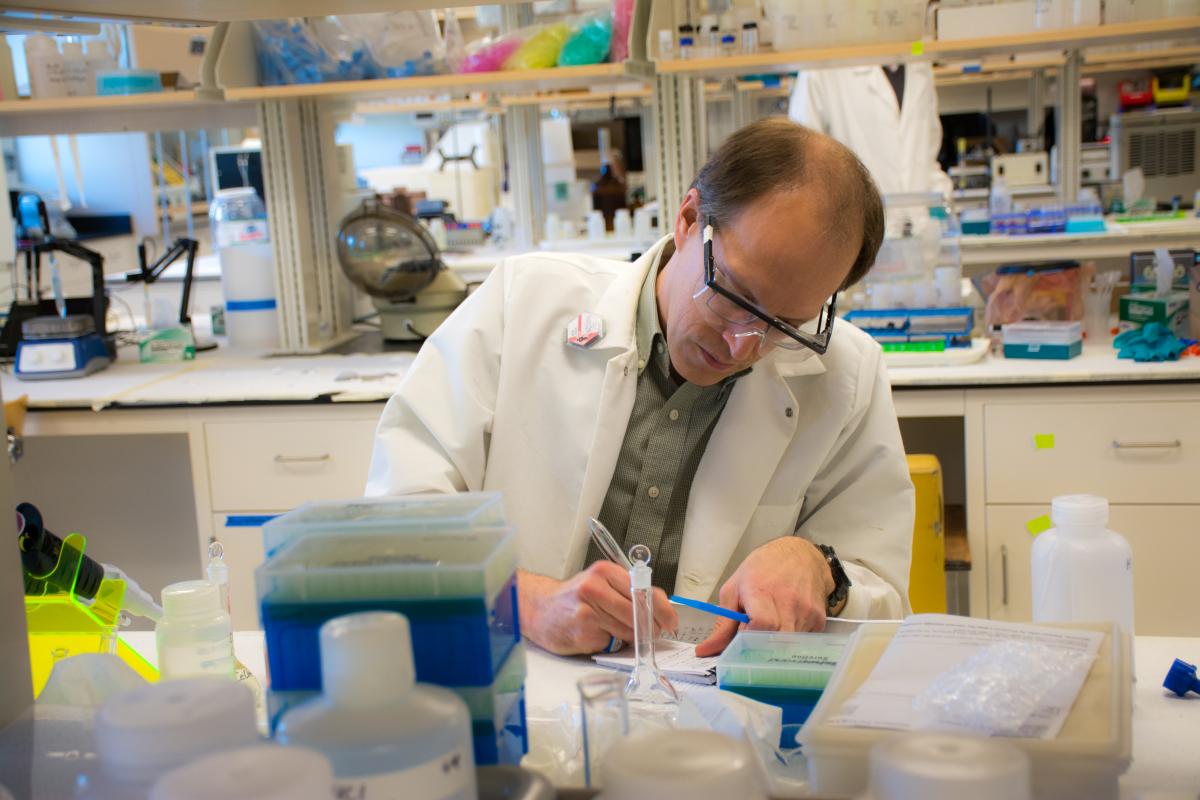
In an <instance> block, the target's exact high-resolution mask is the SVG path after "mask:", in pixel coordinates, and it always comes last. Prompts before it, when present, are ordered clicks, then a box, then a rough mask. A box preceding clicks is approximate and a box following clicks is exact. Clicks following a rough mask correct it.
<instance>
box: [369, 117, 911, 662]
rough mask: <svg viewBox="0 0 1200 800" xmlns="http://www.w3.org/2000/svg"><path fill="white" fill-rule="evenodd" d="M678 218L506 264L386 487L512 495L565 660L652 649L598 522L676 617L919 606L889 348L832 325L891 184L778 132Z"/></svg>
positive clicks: (395, 437) (439, 364) (468, 317)
mask: <svg viewBox="0 0 1200 800" xmlns="http://www.w3.org/2000/svg"><path fill="white" fill-rule="evenodd" d="M667 223H668V225H670V235H668V236H665V237H664V238H663V239H662V240H661V241H659V242H658V243H657V244H656V245H654V246H653V247H652V248H651V249H650V251H649V252H647V253H646V254H645V255H644V256H642V258H640V259H639V260H638V261H637V262H635V263H633V264H628V263H621V262H615V261H609V260H605V259H599V258H592V257H589V256H576V255H564V254H557V253H535V254H530V255H526V256H520V257H517V258H512V259H508V260H506V261H504V262H502V263H501V264H499V265H498V266H497V267H496V269H495V270H494V271H493V272H492V274H491V275H490V276H489V277H488V279H487V280H486V281H485V282H484V284H483V285H482V286H481V287H480V288H479V290H478V291H476V292H475V293H474V294H473V295H471V297H469V298H468V299H467V301H466V302H465V303H463V304H462V306H460V307H459V308H458V309H457V310H456V311H455V312H454V314H453V315H451V317H450V318H449V319H448V320H447V321H446V322H445V323H444V324H443V325H442V326H441V327H440V328H438V330H437V331H436V332H435V333H434V335H433V336H431V337H430V338H429V340H428V341H427V342H426V343H425V345H424V346H423V347H422V348H421V351H420V353H419V354H418V355H417V358H416V360H415V361H414V363H413V365H412V367H411V369H410V370H409V372H408V373H407V374H406V375H405V377H404V380H403V382H402V384H401V386H400V388H399V389H398V390H397V392H396V394H395V395H394V396H393V397H392V398H391V400H390V401H389V402H388V404H387V407H386V408H385V409H384V412H383V417H382V419H381V420H380V424H379V429H378V433H377V439H376V445H375V452H374V456H373V459H372V464H371V472H370V478H369V480H368V486H367V493H368V494H371V495H383V494H407V493H414V492H457V491H467V490H471V491H478V490H499V491H501V492H503V493H504V500H505V507H506V509H507V512H508V516H509V519H510V521H511V522H512V524H513V525H514V527H515V528H516V531H517V537H518V551H519V554H518V558H519V566H520V572H519V573H518V581H517V587H518V598H519V606H520V621H521V627H522V632H523V634H524V635H525V636H526V637H528V638H529V639H531V640H532V641H533V642H535V643H536V644H538V645H540V646H542V647H544V648H546V649H548V650H551V651H553V652H556V653H564V654H565V653H588V652H596V651H599V650H602V649H604V648H605V647H608V646H612V644H613V642H614V640H625V641H628V640H629V639H630V638H631V637H632V631H631V629H630V628H631V616H632V615H631V610H632V606H631V604H630V599H629V576H628V574H627V573H626V572H625V571H624V570H623V569H622V568H620V567H618V566H617V565H615V564H612V563H609V562H607V561H604V560H603V559H599V558H598V552H597V551H596V550H595V549H594V547H591V546H590V544H589V534H588V529H587V520H588V518H589V517H593V516H594V517H598V518H599V519H600V520H601V521H602V522H604V524H606V525H607V526H608V527H609V528H610V529H611V530H612V532H613V534H614V536H615V537H616V539H617V540H618V542H619V543H620V544H621V546H622V547H624V548H628V547H630V546H631V545H633V544H645V545H648V546H649V547H650V549H651V552H652V553H653V558H654V560H653V562H652V566H653V568H654V579H655V583H656V586H657V587H658V588H656V590H655V619H656V622H657V623H658V625H660V626H662V627H664V628H667V629H670V628H673V627H674V626H675V625H676V624H677V622H678V620H677V617H676V615H675V612H674V611H673V610H672V607H671V606H670V605H669V604H668V603H667V599H666V593H665V592H672V591H673V592H674V593H677V594H680V595H684V596H688V597H692V598H695V599H701V600H709V599H713V598H715V599H716V600H718V601H719V602H720V603H721V604H722V605H724V606H726V607H727V608H731V609H737V610H741V611H744V612H745V613H746V614H748V615H749V617H750V620H751V621H750V624H749V626H750V627H751V628H759V629H766V630H775V629H780V630H820V629H822V628H823V627H824V625H825V619H826V615H827V614H845V615H846V616H848V617H855V618H857V617H868V616H871V617H894V616H899V615H900V614H901V613H902V612H903V611H904V610H905V609H906V608H907V584H908V571H909V561H910V555H911V539H912V526H913V489H912V484H911V482H910V481H909V477H908V470H907V465H906V461H905V458H904V451H903V447H902V444H901V441H900V435H899V428H898V425H897V421H896V415H895V410H894V409H893V407H892V401H891V393H890V388H889V385H888V380H887V376H886V374H885V371H884V367H883V364H882V358H881V354H880V349H879V347H878V345H876V344H875V343H874V342H873V341H872V340H871V339H870V338H869V337H868V336H867V335H866V334H864V333H862V332H860V331H859V330H857V329H856V328H855V327H854V326H853V325H848V324H845V323H838V324H836V325H835V324H833V322H832V316H831V313H830V312H831V311H832V310H833V305H834V303H835V301H836V295H837V292H838V291H839V290H840V289H841V288H843V287H844V286H846V285H849V284H850V283H852V282H853V281H855V280H858V279H859V278H861V276H862V274H863V273H865V272H866V271H867V270H868V269H869V268H870V266H871V264H872V263H873V261H874V257H875V252H876V250H877V249H878V247H879V243H880V240H881V238H882V235H883V211H882V206H881V203H880V198H879V195H878V193H877V191H876V190H875V187H874V185H873V184H872V182H871V179H870V177H869V176H868V175H867V173H866V170H865V169H864V168H863V167H862V165H861V164H860V163H859V162H858V160H857V159H855V158H854V156H853V155H852V154H851V153H850V152H849V151H848V150H847V149H846V148H844V147H842V146H841V145H839V144H837V143H836V142H834V141H833V140H831V139H829V138H828V137H825V136H821V135H819V134H815V133H813V132H811V131H809V130H808V129H806V128H803V127H802V126H799V125H796V124H794V123H791V122H789V121H787V120H784V119H780V118H776V119H771V120H763V121H760V122H757V123H754V124H753V125H750V126H747V127H746V128H743V129H742V130H740V131H738V132H737V133H735V134H734V135H733V136H732V137H731V138H730V139H729V140H728V141H727V142H726V143H725V144H724V145H722V147H721V148H720V149H719V150H718V151H717V152H716V153H715V154H714V155H713V157H712V158H711V159H710V161H709V162H708V164H707V165H705V167H704V168H703V169H702V170H701V172H700V173H699V175H698V176H697V178H696V180H695V182H694V183H693V185H692V188H691V189H690V190H689V192H688V194H687V197H686V199H685V200H684V202H683V204H682V206H681V208H680V209H679V210H678V213H677V214H676V215H675V216H674V217H673V218H671V217H668V218H667ZM589 562H591V563H590V564H589ZM664 590H665V592H664ZM736 630H737V624H736V623H733V622H729V621H726V620H722V621H721V622H719V623H718V624H717V626H716V628H715V629H714V632H713V634H712V636H711V637H710V638H709V640H707V641H706V642H704V643H703V644H702V645H701V646H700V647H699V648H698V649H697V651H698V652H699V653H700V654H701V655H707V654H712V653H716V652H720V650H722V649H723V648H724V646H725V645H726V644H727V643H728V641H729V640H730V639H731V638H732V637H733V635H734V634H735V633H736Z"/></svg>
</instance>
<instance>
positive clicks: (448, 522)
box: [263, 492, 505, 557]
mask: <svg viewBox="0 0 1200 800" xmlns="http://www.w3.org/2000/svg"><path fill="white" fill-rule="evenodd" d="M504 526H505V517H504V501H503V498H502V497H501V495H500V493H499V492H461V493H459V494H422V495H408V496H404V497H379V498H358V499H354V500H337V501H331V502H320V503H307V504H305V505H302V506H300V507H299V508H297V509H294V510H293V511H289V512H288V513H286V514H284V515H282V516H280V517H276V518H275V519H273V520H271V521H270V522H268V523H267V524H266V525H264V526H263V546H264V549H265V551H266V554H267V557H270V556H272V555H274V554H275V552H276V551H278V550H279V548H280V547H282V546H283V545H285V544H287V543H288V542H292V541H295V540H298V539H301V538H304V537H306V536H313V535H317V536H320V535H335V536H341V535H343V534H348V533H397V532H402V531H403V532H421V533H424V532H428V533H435V532H436V533H438V534H445V533H470V532H472V531H477V530H485V529H502V528H504Z"/></svg>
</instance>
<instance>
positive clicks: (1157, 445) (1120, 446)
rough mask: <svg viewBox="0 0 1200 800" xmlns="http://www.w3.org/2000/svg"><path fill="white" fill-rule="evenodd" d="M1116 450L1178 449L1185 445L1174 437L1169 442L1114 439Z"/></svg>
mask: <svg viewBox="0 0 1200 800" xmlns="http://www.w3.org/2000/svg"><path fill="white" fill-rule="evenodd" d="M1112 446H1113V449H1114V450H1177V449H1179V448H1180V447H1183V442H1181V441H1179V440H1178V439H1172V440H1171V441H1169V442H1122V441H1121V440H1120V439H1113V445H1112Z"/></svg>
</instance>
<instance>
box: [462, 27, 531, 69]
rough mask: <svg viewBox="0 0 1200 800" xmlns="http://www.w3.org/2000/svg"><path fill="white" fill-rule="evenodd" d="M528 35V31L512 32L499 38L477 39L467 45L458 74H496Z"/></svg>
mask: <svg viewBox="0 0 1200 800" xmlns="http://www.w3.org/2000/svg"><path fill="white" fill-rule="evenodd" d="M528 35H529V32H528V31H524V30H521V31H513V32H512V33H509V34H505V35H504V36H500V37H495V38H494V37H491V36H489V37H487V38H486V39H477V40H476V41H474V42H471V43H470V44H469V45H467V52H466V57H465V58H464V59H463V62H462V66H461V67H459V69H458V71H459V72H498V71H500V70H502V69H504V62H506V61H508V59H509V57H510V56H512V55H513V53H515V52H517V48H519V47H520V46H521V45H522V44H523V43H524V42H525V38H526V37H527V36H528Z"/></svg>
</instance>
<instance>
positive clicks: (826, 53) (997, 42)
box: [656, 17, 1200, 76]
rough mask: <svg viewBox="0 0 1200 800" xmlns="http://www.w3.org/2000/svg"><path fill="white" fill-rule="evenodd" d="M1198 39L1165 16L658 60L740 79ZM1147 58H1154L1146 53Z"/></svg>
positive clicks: (1187, 24)
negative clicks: (995, 33) (933, 38)
mask: <svg viewBox="0 0 1200 800" xmlns="http://www.w3.org/2000/svg"><path fill="white" fill-rule="evenodd" d="M1198 36H1200V17H1168V18H1164V19H1154V20H1144V21H1140V22H1129V23H1122V24H1118V25H1099V26H1094V27H1091V26H1089V27H1077V28H1060V29H1056V30H1046V31H1035V32H1031V33H1025V34H1020V35H1017V36H987V37H982V38H979V39H961V40H955V41H931V42H925V41H918V42H907V41H901V42H881V43H878V44H862V45H842V46H837V47H820V48H811V49H801V50H785V51H781V52H767V53H748V54H744V55H733V56H722V57H719V58H691V59H670V60H663V61H659V62H657V65H656V67H657V70H658V72H660V73H663V74H678V75H683V76H687V75H704V76H716V75H744V74H747V73H756V72H787V71H790V70H794V69H797V68H799V67H817V66H819V67H833V66H853V65H857V64H884V63H889V62H895V61H912V60H915V59H933V60H949V59H960V60H961V59H971V58H983V57H985V56H994V55H1001V54H1009V53H1021V52H1037V51H1046V50H1076V49H1080V50H1086V49H1088V48H1093V47H1102V46H1107V45H1122V44H1134V43H1137V42H1152V41H1161V40H1162V39H1164V38H1170V39H1191V38H1196V37H1198ZM1146 57H1147V58H1153V57H1154V56H1153V53H1152V51H1147V53H1146Z"/></svg>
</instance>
